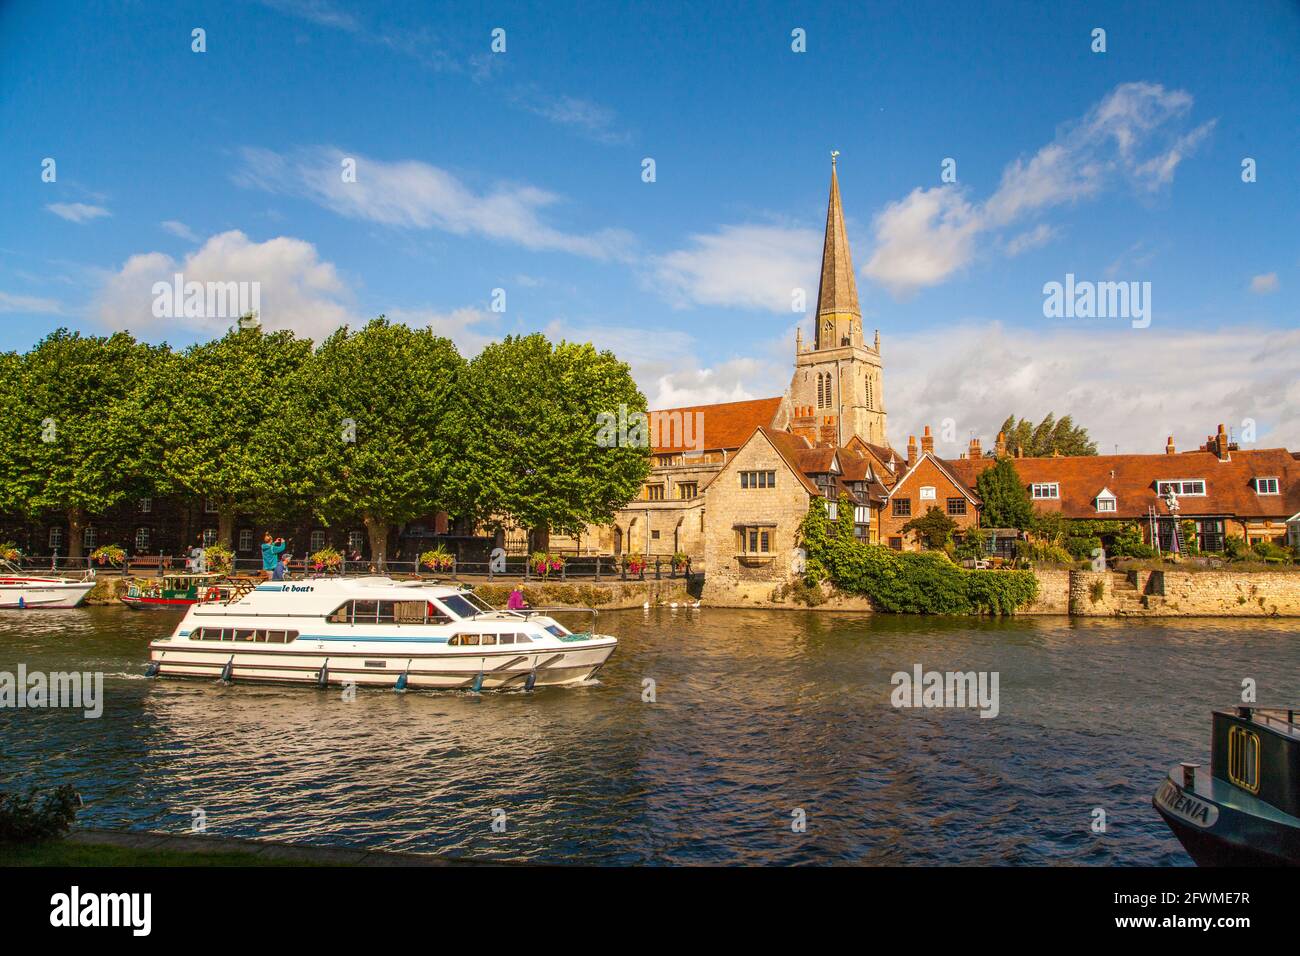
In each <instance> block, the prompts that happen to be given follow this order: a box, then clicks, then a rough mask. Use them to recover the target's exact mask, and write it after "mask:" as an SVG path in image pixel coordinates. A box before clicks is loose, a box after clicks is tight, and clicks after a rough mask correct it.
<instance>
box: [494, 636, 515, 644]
mask: <svg viewBox="0 0 1300 956" xmlns="http://www.w3.org/2000/svg"><path fill="white" fill-rule="evenodd" d="M498 641H500V643H502V644H513V643H514V642H515V636H514V635H513V634H502V635H500V637H499V638H498Z"/></svg>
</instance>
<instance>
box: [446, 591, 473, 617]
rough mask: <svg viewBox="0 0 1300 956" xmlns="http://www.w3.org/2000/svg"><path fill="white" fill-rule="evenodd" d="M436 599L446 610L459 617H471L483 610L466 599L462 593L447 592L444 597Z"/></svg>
mask: <svg viewBox="0 0 1300 956" xmlns="http://www.w3.org/2000/svg"><path fill="white" fill-rule="evenodd" d="M438 600H439V601H440V602H441V603H442V605H443V606H444V607H445V608H446V609H447V610H449V611H451V613H452V614H455V615H456V616H457V617H459V618H467V617H473V616H474V615H475V614H480V613H482V611H483V608H480V607H476V606H475V605H474V604H471V603H470V602H469V601H468V600H466V595H463V594H449V595H447V596H446V597H441V598H438Z"/></svg>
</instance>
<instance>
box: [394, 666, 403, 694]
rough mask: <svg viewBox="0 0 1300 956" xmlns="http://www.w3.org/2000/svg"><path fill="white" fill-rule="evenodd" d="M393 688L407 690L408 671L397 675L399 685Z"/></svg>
mask: <svg viewBox="0 0 1300 956" xmlns="http://www.w3.org/2000/svg"><path fill="white" fill-rule="evenodd" d="M393 690H399V691H400V690H406V672H405V671H403V672H402V673H400V674H398V675H397V686H396V687H394V688H393Z"/></svg>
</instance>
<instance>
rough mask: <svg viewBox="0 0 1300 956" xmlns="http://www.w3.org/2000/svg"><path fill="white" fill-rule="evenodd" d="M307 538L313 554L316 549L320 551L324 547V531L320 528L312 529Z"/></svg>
mask: <svg viewBox="0 0 1300 956" xmlns="http://www.w3.org/2000/svg"><path fill="white" fill-rule="evenodd" d="M308 540H309V541H310V543H311V552H312V553H313V554H315V553H316V552H317V551H320V550H321V549H322V548H324V547H325V544H326V541H325V532H324V531H320V530H317V531H313V532H312V533H311V537H310V538H309V539H308Z"/></svg>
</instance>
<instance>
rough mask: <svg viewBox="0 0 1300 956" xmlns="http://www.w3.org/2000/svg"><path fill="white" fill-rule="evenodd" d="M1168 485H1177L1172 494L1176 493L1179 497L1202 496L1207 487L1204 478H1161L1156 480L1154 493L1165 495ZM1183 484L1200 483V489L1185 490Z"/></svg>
mask: <svg viewBox="0 0 1300 956" xmlns="http://www.w3.org/2000/svg"><path fill="white" fill-rule="evenodd" d="M1170 485H1177V486H1178V487H1177V488H1175V489H1174V494H1176V495H1177V496H1178V497H1179V498H1204V497H1205V494H1206V488H1207V487H1209V486H1208V485H1207V484H1206V483H1205V479H1204V478H1162V479H1160V480H1159V481H1157V482H1156V494H1157V495H1159V496H1160V497H1161V498H1163V497H1165V495H1167V494H1168V493H1169V486H1170ZM1185 485H1193V486H1195V485H1200V486H1201V490H1200V491H1187V490H1186V489H1185V487H1184V486H1185Z"/></svg>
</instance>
